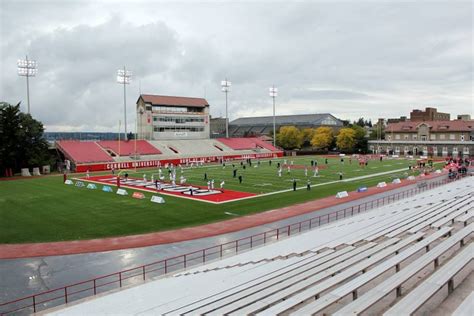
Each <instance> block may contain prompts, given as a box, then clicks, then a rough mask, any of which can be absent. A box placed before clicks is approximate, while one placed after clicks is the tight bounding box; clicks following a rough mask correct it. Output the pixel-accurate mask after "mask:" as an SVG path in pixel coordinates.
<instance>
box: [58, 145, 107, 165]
mask: <svg viewBox="0 0 474 316" xmlns="http://www.w3.org/2000/svg"><path fill="white" fill-rule="evenodd" d="M57 145H58V147H59V148H60V149H61V150H62V151H63V152H64V153H65V155H66V157H67V158H68V159H70V160H72V161H74V162H75V163H91V162H109V161H114V160H113V159H112V157H111V156H110V155H109V154H107V152H106V151H105V150H104V149H103V148H101V147H100V146H99V145H97V143H96V142H89V141H84V142H82V141H68V140H62V141H58V142H57Z"/></svg>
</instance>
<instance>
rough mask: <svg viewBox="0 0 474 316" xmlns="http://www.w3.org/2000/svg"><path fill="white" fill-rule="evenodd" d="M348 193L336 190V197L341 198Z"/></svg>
mask: <svg viewBox="0 0 474 316" xmlns="http://www.w3.org/2000/svg"><path fill="white" fill-rule="evenodd" d="M348 196H349V194H348V193H347V191H342V192H337V194H336V198H338V199H342V198H345V197H348Z"/></svg>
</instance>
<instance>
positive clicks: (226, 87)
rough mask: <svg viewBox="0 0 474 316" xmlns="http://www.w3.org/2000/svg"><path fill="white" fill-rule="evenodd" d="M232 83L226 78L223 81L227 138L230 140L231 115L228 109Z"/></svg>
mask: <svg viewBox="0 0 474 316" xmlns="http://www.w3.org/2000/svg"><path fill="white" fill-rule="evenodd" d="M231 85H232V83H231V82H230V81H228V80H227V78H225V80H223V81H221V87H222V92H224V93H225V137H226V138H229V113H228V107H227V93H229V91H230V86H231Z"/></svg>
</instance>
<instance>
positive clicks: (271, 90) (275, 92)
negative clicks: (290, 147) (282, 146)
mask: <svg viewBox="0 0 474 316" xmlns="http://www.w3.org/2000/svg"><path fill="white" fill-rule="evenodd" d="M268 94H269V95H270V97H271V98H272V99H273V146H276V118H275V98H276V97H277V96H278V88H275V85H273V86H271V87H270V88H269V89H268Z"/></svg>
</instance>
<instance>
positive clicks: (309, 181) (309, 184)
mask: <svg viewBox="0 0 474 316" xmlns="http://www.w3.org/2000/svg"><path fill="white" fill-rule="evenodd" d="M310 190H311V180H309V179H308V181H307V182H306V191H310Z"/></svg>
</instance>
